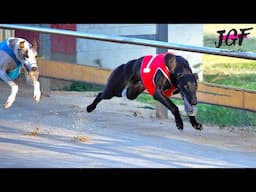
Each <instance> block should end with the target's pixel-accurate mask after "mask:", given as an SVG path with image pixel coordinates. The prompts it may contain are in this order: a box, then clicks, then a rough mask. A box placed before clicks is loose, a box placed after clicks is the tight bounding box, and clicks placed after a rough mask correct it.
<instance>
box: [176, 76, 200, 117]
mask: <svg viewBox="0 0 256 192" xmlns="http://www.w3.org/2000/svg"><path fill="white" fill-rule="evenodd" d="M176 79H177V88H178V89H179V91H180V94H181V96H182V99H183V101H184V106H185V110H186V112H187V113H188V114H192V113H193V112H194V109H193V106H195V105H196V104H197V96H196V92H197V86H198V85H197V80H196V77H195V75H194V74H193V73H190V72H189V73H186V72H185V73H184V72H183V73H178V74H177V77H176Z"/></svg>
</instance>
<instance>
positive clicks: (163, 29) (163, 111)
mask: <svg viewBox="0 0 256 192" xmlns="http://www.w3.org/2000/svg"><path fill="white" fill-rule="evenodd" d="M156 38H157V39H156V40H157V41H166V42H168V24H157V25H156ZM167 51H168V49H166V48H156V53H163V52H167ZM156 117H157V118H160V119H167V118H168V109H167V108H166V107H165V106H163V105H162V104H161V103H160V102H158V101H157V102H156Z"/></svg>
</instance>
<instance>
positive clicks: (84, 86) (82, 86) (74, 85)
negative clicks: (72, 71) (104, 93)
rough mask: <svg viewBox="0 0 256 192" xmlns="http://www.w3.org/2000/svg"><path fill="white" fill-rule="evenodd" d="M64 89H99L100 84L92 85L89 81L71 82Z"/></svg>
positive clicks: (100, 88)
mask: <svg viewBox="0 0 256 192" xmlns="http://www.w3.org/2000/svg"><path fill="white" fill-rule="evenodd" d="M64 90H65V91H101V90H103V86H102V85H94V84H89V83H79V82H73V83H72V84H71V86H70V87H67V88H65V89H64Z"/></svg>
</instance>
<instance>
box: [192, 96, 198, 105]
mask: <svg viewBox="0 0 256 192" xmlns="http://www.w3.org/2000/svg"><path fill="white" fill-rule="evenodd" d="M191 104H192V105H196V104H197V98H196V97H192V102H191Z"/></svg>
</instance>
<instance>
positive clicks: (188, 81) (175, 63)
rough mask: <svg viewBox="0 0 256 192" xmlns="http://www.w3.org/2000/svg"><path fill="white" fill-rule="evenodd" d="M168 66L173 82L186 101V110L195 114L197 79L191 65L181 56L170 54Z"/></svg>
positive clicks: (167, 61)
mask: <svg viewBox="0 0 256 192" xmlns="http://www.w3.org/2000/svg"><path fill="white" fill-rule="evenodd" d="M165 59H166V61H165V62H166V63H167V66H168V68H169V70H170V72H171V77H172V82H173V83H174V84H175V86H176V87H177V88H178V90H179V92H180V94H181V96H182V99H183V101H184V106H185V110H186V112H187V113H188V114H193V112H194V109H193V106H195V105H196V104H197V96H196V92H197V86H198V84H197V77H196V75H195V74H193V73H192V70H191V68H190V66H189V63H188V61H187V60H186V59H184V58H183V57H181V56H175V55H173V54H168V55H167V57H166V58H165Z"/></svg>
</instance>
